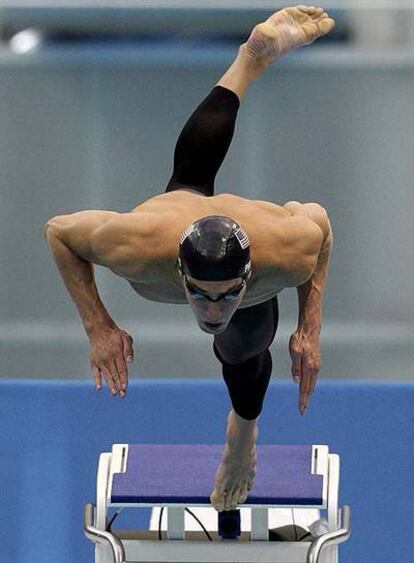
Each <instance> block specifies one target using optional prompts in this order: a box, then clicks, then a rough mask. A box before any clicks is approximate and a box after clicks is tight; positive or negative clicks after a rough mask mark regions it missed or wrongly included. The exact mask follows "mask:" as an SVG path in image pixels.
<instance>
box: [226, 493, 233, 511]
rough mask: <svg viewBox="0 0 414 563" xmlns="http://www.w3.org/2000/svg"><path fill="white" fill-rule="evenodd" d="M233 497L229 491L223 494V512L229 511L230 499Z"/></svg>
mask: <svg viewBox="0 0 414 563" xmlns="http://www.w3.org/2000/svg"><path fill="white" fill-rule="evenodd" d="M232 497H233V495H232V492H231V491H225V492H224V510H231V499H232Z"/></svg>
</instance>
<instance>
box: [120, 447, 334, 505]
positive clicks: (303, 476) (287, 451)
mask: <svg viewBox="0 0 414 563" xmlns="http://www.w3.org/2000/svg"><path fill="white" fill-rule="evenodd" d="M223 449H224V446H223V445H199V444H197V445H187V444H186V445H178V444H171V445H155V444H147V445H146V444H131V445H129V449H128V459H127V471H126V473H117V474H115V475H114V477H113V484H112V498H111V501H112V503H114V504H115V503H116V504H119V503H126V504H128V503H131V504H132V503H143V504H155V505H157V504H161V505H162V504H169V503H171V504H186V505H191V504H210V498H209V497H210V494H211V492H212V490H213V488H214V476H215V474H216V471H217V468H218V466H219V464H220V462H221V458H222V455H223ZM311 458H312V446H257V474H256V477H255V481H254V484H253V488H252V489H251V491H250V494H249V496H248V498H247V500H246V504H270V505H302V506H307V505H322V504H323V499H322V487H323V477H322V475H312V474H311Z"/></svg>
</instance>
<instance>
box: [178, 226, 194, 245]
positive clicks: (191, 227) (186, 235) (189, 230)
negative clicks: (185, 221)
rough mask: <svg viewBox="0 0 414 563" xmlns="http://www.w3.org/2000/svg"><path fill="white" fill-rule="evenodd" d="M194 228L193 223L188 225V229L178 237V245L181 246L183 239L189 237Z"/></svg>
mask: <svg viewBox="0 0 414 563" xmlns="http://www.w3.org/2000/svg"><path fill="white" fill-rule="evenodd" d="M196 228H197V227H196V226H195V225H194V223H192V224H191V225H188V227H187V228H186V229H185V231H184V232H183V234H182V235H181V237H180V244H183V242H184V241H185V239H186V238H187V237H188V236H189V235H191V233H192V232H194V231H195V230H196Z"/></svg>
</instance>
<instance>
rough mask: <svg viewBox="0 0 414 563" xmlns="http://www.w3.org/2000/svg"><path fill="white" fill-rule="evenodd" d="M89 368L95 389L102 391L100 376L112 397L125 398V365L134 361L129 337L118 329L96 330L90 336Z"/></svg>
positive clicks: (126, 379) (126, 369)
mask: <svg viewBox="0 0 414 563" xmlns="http://www.w3.org/2000/svg"><path fill="white" fill-rule="evenodd" d="M89 340H90V345H91V356H90V357H91V368H92V372H93V375H94V377H95V382H96V389H97V390H98V391H99V390H100V389H102V375H103V376H104V378H105V379H106V382H107V383H108V387H109V389H110V390H111V393H112V395H118V394H119V395H120V396H121V397H125V395H126V391H127V387H128V368H127V363H131V362H132V361H133V360H134V351H133V347H132V343H133V340H132V338H131V336H130V335H129V334H128V333H127V332H126V331H125V330H122V329H120V328H119V327H117V326H115V327H104V328H99V329H96V330H95V331H94V332H93V333H92V334H91V335H90V338H89Z"/></svg>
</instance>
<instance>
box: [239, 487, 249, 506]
mask: <svg viewBox="0 0 414 563" xmlns="http://www.w3.org/2000/svg"><path fill="white" fill-rule="evenodd" d="M248 494H249V491H248V490H247V485H245V486H244V487H243V488H241V489H240V496H239V504H243V503H244V502H246V499H247V495H248Z"/></svg>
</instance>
